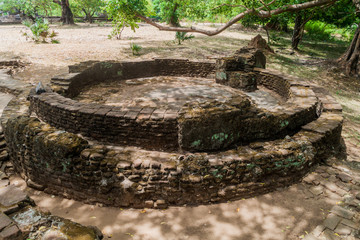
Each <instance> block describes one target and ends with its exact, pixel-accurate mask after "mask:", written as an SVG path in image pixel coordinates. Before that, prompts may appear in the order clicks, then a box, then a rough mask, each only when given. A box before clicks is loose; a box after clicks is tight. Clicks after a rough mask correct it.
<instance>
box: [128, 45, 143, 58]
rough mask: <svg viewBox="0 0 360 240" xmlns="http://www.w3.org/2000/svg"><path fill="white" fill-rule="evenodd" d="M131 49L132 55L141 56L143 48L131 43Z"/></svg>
mask: <svg viewBox="0 0 360 240" xmlns="http://www.w3.org/2000/svg"><path fill="white" fill-rule="evenodd" d="M130 49H131V52H132V55H139V52H140V50H141V49H142V47H141V46H140V45H137V44H136V43H130Z"/></svg>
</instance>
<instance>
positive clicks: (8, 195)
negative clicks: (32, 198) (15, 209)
mask: <svg viewBox="0 0 360 240" xmlns="http://www.w3.org/2000/svg"><path fill="white" fill-rule="evenodd" d="M26 200H28V196H27V195H26V194H25V193H24V192H23V191H22V190H21V189H20V188H17V187H15V185H9V186H7V187H4V188H0V204H1V205H2V206H4V207H9V206H12V205H14V204H17V203H20V202H22V201H26Z"/></svg>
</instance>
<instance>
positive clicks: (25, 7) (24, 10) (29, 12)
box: [0, 0, 59, 21]
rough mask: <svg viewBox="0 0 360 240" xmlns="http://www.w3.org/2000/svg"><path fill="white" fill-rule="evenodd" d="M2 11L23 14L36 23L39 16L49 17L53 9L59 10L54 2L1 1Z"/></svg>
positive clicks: (42, 0)
mask: <svg viewBox="0 0 360 240" xmlns="http://www.w3.org/2000/svg"><path fill="white" fill-rule="evenodd" d="M0 3H2V4H0V11H3V12H9V13H11V14H22V15H24V16H25V17H27V18H30V19H32V20H33V21H35V19H36V16H37V15H45V16H49V15H50V13H51V11H52V10H53V9H57V8H59V7H58V5H57V4H55V3H54V2H53V1H52V0H1V1H0Z"/></svg>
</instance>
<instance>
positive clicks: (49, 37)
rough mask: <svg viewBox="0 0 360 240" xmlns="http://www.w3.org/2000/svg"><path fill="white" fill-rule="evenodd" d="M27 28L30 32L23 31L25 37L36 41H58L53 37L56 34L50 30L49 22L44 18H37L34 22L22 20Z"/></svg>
mask: <svg viewBox="0 0 360 240" xmlns="http://www.w3.org/2000/svg"><path fill="white" fill-rule="evenodd" d="M22 24H24V25H25V26H26V27H28V28H29V30H30V31H31V34H29V33H27V32H25V33H24V36H26V39H31V40H33V41H34V42H36V43H49V42H50V43H59V41H58V40H57V39H55V37H56V36H57V35H58V34H57V33H56V32H55V31H54V30H50V27H49V22H48V21H47V20H46V19H42V18H38V19H36V20H35V22H31V21H28V20H27V21H23V22H22Z"/></svg>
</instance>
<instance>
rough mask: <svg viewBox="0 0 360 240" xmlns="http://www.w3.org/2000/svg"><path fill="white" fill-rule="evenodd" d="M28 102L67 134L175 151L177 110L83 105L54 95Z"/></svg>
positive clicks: (35, 98) (44, 94)
mask: <svg viewBox="0 0 360 240" xmlns="http://www.w3.org/2000/svg"><path fill="white" fill-rule="evenodd" d="M30 102H31V110H32V111H34V112H36V113H37V115H38V117H39V118H41V119H42V120H44V121H45V122H48V123H50V124H51V125H52V126H55V127H59V128H62V129H66V130H67V131H69V132H73V133H82V134H83V135H85V136H89V137H92V138H94V139H97V140H100V141H104V142H112V143H120V144H123V145H133V146H142V147H144V148H149V149H162V150H175V149H178V129H177V115H178V111H179V110H174V109H167V110H166V109H165V110H162V109H155V108H136V107H129V108H121V107H112V106H103V105H100V104H84V103H79V102H77V101H75V100H72V99H69V98H65V97H63V96H61V95H59V94H56V93H43V94H41V95H36V94H35V95H30Z"/></svg>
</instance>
